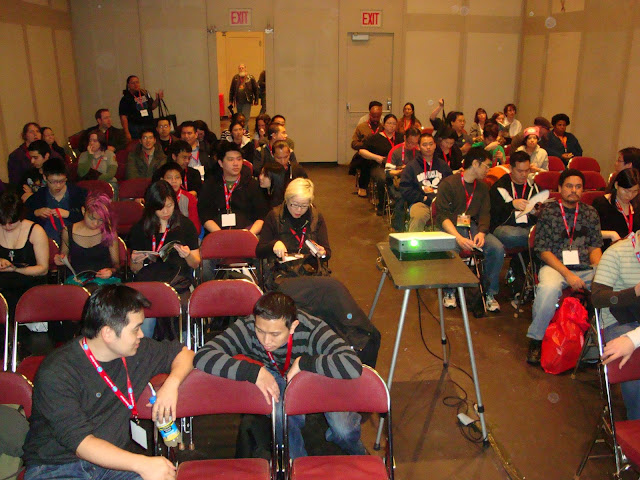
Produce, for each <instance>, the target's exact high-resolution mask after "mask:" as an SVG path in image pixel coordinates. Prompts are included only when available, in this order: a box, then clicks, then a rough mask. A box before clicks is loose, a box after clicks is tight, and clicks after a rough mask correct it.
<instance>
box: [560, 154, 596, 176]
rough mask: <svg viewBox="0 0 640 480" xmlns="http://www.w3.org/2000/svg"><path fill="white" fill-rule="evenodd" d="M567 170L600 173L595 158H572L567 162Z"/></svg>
mask: <svg viewBox="0 0 640 480" xmlns="http://www.w3.org/2000/svg"><path fill="white" fill-rule="evenodd" d="M568 166H569V168H575V169H576V170H580V171H581V172H598V173H600V164H599V163H598V161H597V160H596V159H595V158H591V157H573V158H572V159H571V160H569V165H568Z"/></svg>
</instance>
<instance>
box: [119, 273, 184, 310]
mask: <svg viewBox="0 0 640 480" xmlns="http://www.w3.org/2000/svg"><path fill="white" fill-rule="evenodd" d="M127 286H129V287H131V288H135V289H136V290H138V291H139V292H140V293H142V294H143V295H144V296H145V297H146V298H147V300H149V301H150V302H151V306H150V307H149V308H145V309H144V316H145V317H147V318H151V317H178V316H180V297H179V296H178V292H176V291H175V289H174V288H173V287H172V286H170V285H169V284H167V283H163V282H130V283H127Z"/></svg>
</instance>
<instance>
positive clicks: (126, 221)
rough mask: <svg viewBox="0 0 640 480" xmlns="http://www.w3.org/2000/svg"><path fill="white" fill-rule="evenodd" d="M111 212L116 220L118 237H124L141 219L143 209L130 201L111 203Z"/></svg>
mask: <svg viewBox="0 0 640 480" xmlns="http://www.w3.org/2000/svg"><path fill="white" fill-rule="evenodd" d="M112 206H113V211H114V212H115V215H116V218H117V219H118V227H117V230H118V235H120V236H123V237H126V236H127V235H129V232H130V231H131V227H133V226H134V225H135V224H136V223H138V222H139V221H140V219H141V218H142V214H143V213H144V207H143V206H142V205H141V204H140V203H138V202H133V201H131V200H125V201H122V202H120V201H118V202H113V203H112Z"/></svg>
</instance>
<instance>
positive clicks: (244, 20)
mask: <svg viewBox="0 0 640 480" xmlns="http://www.w3.org/2000/svg"><path fill="white" fill-rule="evenodd" d="M229 24H230V25H232V26H234V27H238V26H247V25H249V26H250V25H251V9H250V8H233V9H229Z"/></svg>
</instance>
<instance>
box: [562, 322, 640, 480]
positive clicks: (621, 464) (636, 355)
mask: <svg viewBox="0 0 640 480" xmlns="http://www.w3.org/2000/svg"><path fill="white" fill-rule="evenodd" d="M595 324H596V325H595V326H596V332H597V337H598V348H599V351H600V356H602V354H603V351H604V346H605V341H604V331H603V329H602V324H601V323H600V312H599V311H598V310H597V309H596V312H595ZM602 373H603V377H604V382H603V384H604V385H602V384H601V387H602V386H604V396H605V400H606V404H605V405H604V407H603V408H602V411H601V415H600V420H599V422H598V427H597V428H596V434H595V435H594V437H593V440H592V442H591V444H590V445H589V448H588V450H587V452H586V454H585V456H584V457H583V458H582V462H581V463H580V466H579V467H578V471H577V472H576V475H575V476H574V478H578V477H579V476H580V474H581V473H582V470H583V469H584V467H585V465H586V463H587V461H588V460H590V459H592V458H601V457H602V456H603V455H591V451H592V450H593V447H594V446H595V444H596V443H608V444H609V446H611V447H612V449H613V456H614V458H615V462H616V471H615V472H614V474H613V478H616V479H620V478H621V476H620V475H621V473H622V472H624V471H625V470H628V469H630V468H631V469H633V470H635V471H636V473H639V472H640V420H616V418H615V412H614V407H613V400H612V398H611V385H616V384H619V383H622V382H628V381H631V380H640V349H636V350H635V351H634V352H633V354H632V355H631V358H630V359H629V361H628V362H627V363H625V365H624V366H623V367H622V368H620V359H617V360H614V361H613V362H611V363H610V364H608V365H604V366H603V367H602ZM602 434H603V435H602Z"/></svg>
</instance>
